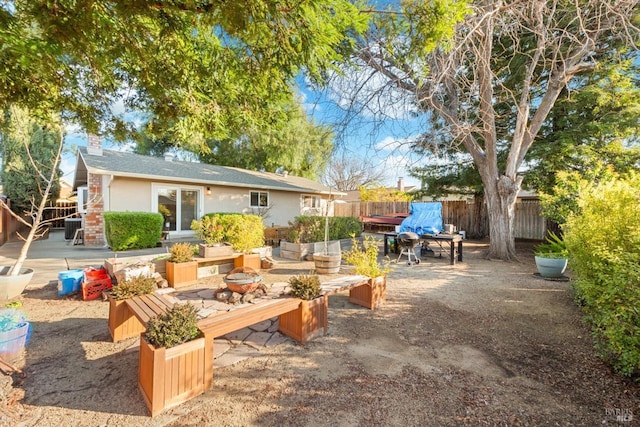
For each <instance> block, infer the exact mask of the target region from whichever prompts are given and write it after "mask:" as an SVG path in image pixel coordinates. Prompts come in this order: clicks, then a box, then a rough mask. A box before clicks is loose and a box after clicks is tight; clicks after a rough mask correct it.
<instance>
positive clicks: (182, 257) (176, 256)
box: [168, 242, 198, 263]
mask: <svg viewBox="0 0 640 427" xmlns="http://www.w3.org/2000/svg"><path fill="white" fill-rule="evenodd" d="M197 250H198V247H197V246H195V245H192V244H190V243H187V242H178V243H174V244H173V245H171V248H169V259H168V261H170V262H175V263H182V262H190V261H193V255H194V253H196V252H195V251H197Z"/></svg>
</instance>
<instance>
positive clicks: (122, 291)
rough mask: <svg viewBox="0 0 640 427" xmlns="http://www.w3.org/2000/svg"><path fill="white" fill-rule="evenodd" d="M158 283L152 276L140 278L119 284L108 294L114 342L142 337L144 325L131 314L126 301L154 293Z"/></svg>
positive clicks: (111, 331)
mask: <svg viewBox="0 0 640 427" xmlns="http://www.w3.org/2000/svg"><path fill="white" fill-rule="evenodd" d="M155 288H156V281H155V279H154V278H153V277H150V276H138V277H133V278H131V279H129V280H125V281H123V282H119V283H118V284H117V285H116V286H114V287H113V288H111V291H110V292H109V293H108V294H107V297H108V299H109V333H110V334H111V338H113V342H117V341H121V340H124V339H127V338H131V337H134V336H137V335H140V333H141V332H144V329H145V327H144V325H143V324H142V323H141V322H140V321H139V320H138V318H137V317H136V316H134V314H133V313H132V312H131V310H130V309H129V306H128V305H127V303H126V300H127V299H129V298H133V297H137V296H140V295H147V294H150V293H152V292H153V291H154V290H155Z"/></svg>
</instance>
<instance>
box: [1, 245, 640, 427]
mask: <svg viewBox="0 0 640 427" xmlns="http://www.w3.org/2000/svg"><path fill="white" fill-rule="evenodd" d="M485 249H486V244H485V243H478V242H476V243H469V242H467V244H465V261H464V262H463V263H458V264H456V265H455V266H450V265H449V263H448V260H447V259H446V258H443V259H438V258H428V259H426V260H425V261H424V262H423V263H421V264H420V265H416V266H407V265H406V264H405V263H402V264H398V265H394V271H393V272H392V273H390V274H389V278H388V288H387V303H386V304H385V305H384V306H382V307H381V308H379V309H377V310H375V311H370V310H367V309H365V308H362V307H359V306H355V305H352V304H350V303H349V302H348V296H347V294H346V293H345V294H344V295H343V294H339V295H335V296H332V297H330V305H329V333H328V334H327V335H325V336H324V337H321V338H318V339H315V340H314V341H312V342H310V343H308V344H305V345H302V344H298V343H296V342H294V341H291V340H288V339H287V340H285V341H284V343H282V344H279V345H277V346H272V347H268V348H264V349H262V350H261V351H260V352H259V355H258V356H254V357H250V358H248V359H245V360H243V361H241V362H239V363H237V364H235V365H232V366H226V367H222V368H217V369H216V370H215V371H214V382H213V388H212V389H210V390H208V391H207V392H205V394H203V395H201V396H199V397H197V398H194V399H192V400H191V401H189V402H187V403H186V404H183V405H181V406H178V407H176V408H174V409H170V410H168V411H166V412H164V413H163V414H161V415H159V416H157V417H155V418H153V419H152V418H150V417H148V416H147V409H146V406H145V404H144V402H143V399H142V397H141V395H140V392H139V391H138V388H137V383H136V375H137V363H138V360H137V357H138V354H137V348H136V347H135V344H136V342H137V340H136V339H131V340H127V341H124V342H121V343H117V344H114V343H112V342H110V337H109V332H108V330H107V311H108V303H106V302H103V301H87V302H83V301H80V300H79V299H78V298H66V297H59V296H57V294H56V283H55V277H52V281H51V282H50V284H49V285H47V286H45V287H44V288H41V289H35V290H30V291H27V292H25V294H24V295H23V298H22V302H23V307H22V309H23V310H24V311H25V312H26V313H27V314H28V316H29V318H30V320H31V321H32V324H33V335H32V338H31V343H30V344H29V345H28V347H27V353H26V356H25V358H24V360H22V361H21V362H20V367H22V368H23V369H24V376H21V375H18V374H15V375H13V377H12V379H13V388H11V387H8V385H7V386H5V387H4V396H3V397H4V401H3V402H2V403H3V406H2V408H0V425H24V426H57V427H58V426H68V425H73V426H133V425H135V426H203V425H207V426H246V425H257V426H262V425H264V426H282V425H289V426H355V425H360V426H418V425H421V426H422V425H424V426H448V425H451V426H459V425H469V426H478V425H490V426H494V425H509V426H514V425H581V426H595V425H602V424H616V425H620V423H619V422H618V421H617V420H618V417H617V416H618V415H625V419H626V420H628V421H624V422H622V424H623V425H638V420H640V388H639V387H638V385H637V384H634V383H632V382H629V381H625V380H623V379H621V378H619V377H617V376H616V375H614V374H613V373H612V372H611V371H610V369H609V368H608V367H607V366H606V365H605V364H603V363H602V362H601V361H600V360H599V359H598V358H597V357H596V356H595V354H594V351H593V346H592V341H591V338H590V333H589V330H588V328H587V327H586V326H585V325H584V324H583V322H582V320H581V313H580V311H579V309H578V308H576V307H575V305H574V304H573V302H572V299H571V291H570V284H569V283H567V282H557V281H545V280H542V279H540V278H537V277H534V275H533V273H534V272H535V265H534V263H533V256H532V249H531V245H530V244H521V245H519V254H520V259H521V262H519V263H505V262H500V261H489V260H485V259H484V258H483V254H484V250H485ZM311 266H312V263H296V262H287V261H286V260H282V259H277V264H276V266H275V267H274V269H273V270H271V271H270V272H268V273H266V274H264V276H265V279H266V280H267V281H272V282H283V281H286V280H287V278H288V277H289V276H290V275H291V274H298V273H304V272H308V270H309V269H310V268H311ZM209 284H210V285H211V286H217V284H222V280H221V278H215V279H213V280H210V283H209ZM7 379H11V377H5V382H7V383H8V380H7ZM629 415H631V417H629Z"/></svg>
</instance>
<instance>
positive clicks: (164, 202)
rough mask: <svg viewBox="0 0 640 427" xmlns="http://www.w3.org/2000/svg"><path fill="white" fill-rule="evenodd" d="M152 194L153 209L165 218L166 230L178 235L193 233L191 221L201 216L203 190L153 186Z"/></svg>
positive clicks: (160, 185)
mask: <svg viewBox="0 0 640 427" xmlns="http://www.w3.org/2000/svg"><path fill="white" fill-rule="evenodd" d="M152 193H153V206H152V208H153V209H154V210H155V211H157V212H159V213H161V214H162V215H163V216H164V222H165V226H164V229H165V230H167V231H172V232H176V233H183V232H191V221H193V220H194V219H198V218H200V216H201V213H200V212H201V210H202V208H201V207H202V200H203V195H202V189H200V188H198V187H186V186H185V187H183V186H180V187H177V186H169V185H162V184H153V185H152Z"/></svg>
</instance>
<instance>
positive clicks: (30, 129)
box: [0, 106, 62, 216]
mask: <svg viewBox="0 0 640 427" xmlns="http://www.w3.org/2000/svg"><path fill="white" fill-rule="evenodd" d="M56 121H57V120H55V119H52V120H50V121H48V122H42V121H38V120H35V119H34V118H33V117H32V116H31V115H30V114H29V111H28V110H25V109H22V108H18V107H16V106H13V107H11V108H10V109H9V110H8V111H7V112H6V117H5V122H6V123H7V126H6V127H5V128H4V130H3V131H2V132H0V153H1V154H2V170H1V171H0V177H1V178H2V186H3V191H4V193H5V194H6V195H7V196H8V197H9V199H10V200H11V208H12V210H13V211H14V212H15V213H17V214H18V215H21V216H25V215H30V214H31V213H32V212H33V211H34V210H35V209H36V208H37V206H38V205H39V204H40V199H41V197H42V193H43V192H44V189H45V188H46V187H47V184H48V180H49V177H50V176H52V174H53V176H55V177H56V179H55V180H54V182H53V183H52V185H51V189H50V191H49V194H48V197H47V200H45V203H51V202H54V201H55V200H56V199H57V198H58V196H59V194H60V184H59V182H58V178H59V177H60V176H61V175H62V173H61V172H60V170H59V169H58V167H57V166H58V165H57V164H54V163H53V162H52V160H51V159H53V158H54V157H55V156H56V153H57V152H58V149H59V148H60V141H61V139H62V135H61V130H60V123H56ZM54 167H55V169H53V168H54Z"/></svg>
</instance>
